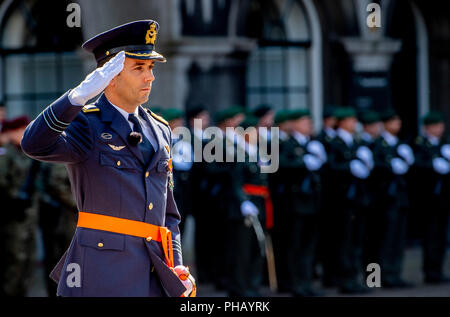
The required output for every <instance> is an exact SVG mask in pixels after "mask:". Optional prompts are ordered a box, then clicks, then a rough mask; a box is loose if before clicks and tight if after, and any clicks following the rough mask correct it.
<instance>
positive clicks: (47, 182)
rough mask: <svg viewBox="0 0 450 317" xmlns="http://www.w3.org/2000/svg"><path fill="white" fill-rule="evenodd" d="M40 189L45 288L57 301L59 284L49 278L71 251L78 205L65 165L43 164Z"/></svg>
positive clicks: (38, 182) (40, 220)
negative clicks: (57, 264) (69, 249)
mask: <svg viewBox="0 0 450 317" xmlns="http://www.w3.org/2000/svg"><path fill="white" fill-rule="evenodd" d="M37 187H38V192H39V194H38V197H39V204H38V207H39V215H38V217H39V219H38V221H39V227H40V229H41V233H42V240H43V244H44V269H45V284H46V288H47V294H48V296H50V297H55V296H56V289H57V284H56V283H55V282H54V281H52V280H51V279H50V278H49V275H50V272H51V271H52V269H53V268H54V267H55V265H56V263H58V261H59V259H60V258H61V257H62V256H63V254H64V252H65V251H66V250H67V249H68V248H69V245H70V241H71V240H72V237H73V233H74V232H75V227H76V225H77V205H76V203H75V200H74V198H73V196H72V191H71V188H70V181H69V176H68V174H67V170H66V168H65V166H64V165H62V164H49V163H41V169H40V173H39V175H38V179H37Z"/></svg>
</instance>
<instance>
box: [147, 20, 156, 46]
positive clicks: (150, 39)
mask: <svg viewBox="0 0 450 317" xmlns="http://www.w3.org/2000/svg"><path fill="white" fill-rule="evenodd" d="M156 33H157V31H156V24H155V23H151V24H150V28H149V29H148V30H147V33H146V34H145V44H152V45H155V41H156Z"/></svg>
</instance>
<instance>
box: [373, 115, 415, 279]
mask: <svg viewBox="0 0 450 317" xmlns="http://www.w3.org/2000/svg"><path fill="white" fill-rule="evenodd" d="M382 120H383V126H384V131H383V132H382V133H381V136H380V137H379V138H378V139H377V140H376V141H375V143H374V145H373V153H374V159H375V169H374V181H375V182H376V184H377V193H376V200H375V201H376V206H375V207H376V208H377V210H378V214H379V217H380V220H381V227H379V229H378V231H379V232H380V233H381V235H380V236H379V240H380V249H379V251H378V252H377V253H378V260H377V261H376V263H378V264H380V266H381V272H382V274H381V281H382V286H383V287H409V286H411V285H410V284H409V283H407V282H406V281H404V280H403V279H402V277H401V274H402V269H403V253H404V249H405V243H406V224H407V213H406V208H407V207H408V204H409V201H408V192H407V187H406V186H407V184H406V180H405V175H406V173H407V172H408V170H409V167H410V165H412V164H413V163H414V154H413V152H412V149H411V148H410V146H409V145H407V144H405V143H402V142H400V141H399V139H398V137H397V135H398V133H399V132H400V129H401V126H402V121H401V119H400V117H399V116H398V115H397V114H396V113H395V111H394V110H392V109H390V110H387V111H386V112H384V113H383V114H382Z"/></svg>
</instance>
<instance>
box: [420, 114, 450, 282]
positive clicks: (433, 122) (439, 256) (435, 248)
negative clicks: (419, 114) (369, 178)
mask: <svg viewBox="0 0 450 317" xmlns="http://www.w3.org/2000/svg"><path fill="white" fill-rule="evenodd" d="M423 124H424V131H423V133H422V135H420V136H418V137H417V138H416V142H415V144H414V153H415V158H416V160H415V164H414V168H415V171H416V174H415V176H416V177H417V179H416V181H415V184H416V185H417V187H418V190H420V195H416V196H417V197H416V198H417V199H418V205H419V212H420V213H421V217H420V219H421V223H422V224H423V233H424V236H423V272H424V276H425V282H426V283H430V284H436V283H448V282H450V278H449V277H447V276H445V275H444V272H443V264H444V260H445V253H446V249H447V237H448V217H449V206H450V204H449V197H450V192H449V191H450V186H449V185H450V184H449V177H450V174H449V172H450V144H449V141H448V140H446V138H444V136H443V135H444V130H445V126H444V117H443V115H442V114H441V113H440V112H436V111H431V112H430V113H428V114H427V115H426V116H425V117H424V118H423ZM419 184H420V185H419Z"/></svg>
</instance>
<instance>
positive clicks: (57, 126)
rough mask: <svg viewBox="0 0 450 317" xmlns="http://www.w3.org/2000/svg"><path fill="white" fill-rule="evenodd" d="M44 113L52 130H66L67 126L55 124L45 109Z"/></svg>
mask: <svg viewBox="0 0 450 317" xmlns="http://www.w3.org/2000/svg"><path fill="white" fill-rule="evenodd" d="M44 112H45V113H46V115H47V119H48V121H49V122H50V123H51V125H52V126H53V127H54V128H56V129H62V130H63V131H64V130H65V129H66V128H67V126H61V125H59V124H57V123H56V122H55V119H53V116H52V115H51V114H50V113H49V111H48V108H47V110H45V111H44Z"/></svg>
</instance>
